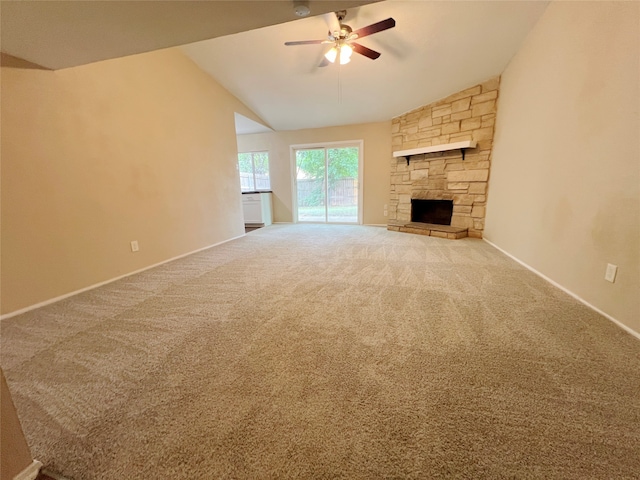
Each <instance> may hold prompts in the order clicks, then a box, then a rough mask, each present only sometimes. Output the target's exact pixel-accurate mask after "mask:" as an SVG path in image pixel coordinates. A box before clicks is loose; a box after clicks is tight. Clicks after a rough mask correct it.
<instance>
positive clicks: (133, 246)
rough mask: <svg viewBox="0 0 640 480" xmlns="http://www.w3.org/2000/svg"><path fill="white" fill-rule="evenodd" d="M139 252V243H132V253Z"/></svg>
mask: <svg viewBox="0 0 640 480" xmlns="http://www.w3.org/2000/svg"><path fill="white" fill-rule="evenodd" d="M138 250H140V247H139V246H138V241H137V240H134V241H133V242H131V251H132V252H137V251H138Z"/></svg>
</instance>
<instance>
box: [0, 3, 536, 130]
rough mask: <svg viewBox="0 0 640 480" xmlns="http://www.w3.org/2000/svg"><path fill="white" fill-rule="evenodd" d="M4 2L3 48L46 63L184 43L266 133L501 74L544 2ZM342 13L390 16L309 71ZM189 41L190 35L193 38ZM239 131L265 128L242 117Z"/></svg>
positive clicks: (397, 104) (364, 114) (337, 119)
mask: <svg viewBox="0 0 640 480" xmlns="http://www.w3.org/2000/svg"><path fill="white" fill-rule="evenodd" d="M308 4H309V7H310V8H311V16H309V17H307V18H298V17H296V16H295V14H294V11H293V5H294V2H293V1H280V0H273V1H272V0H262V1H260V0H258V1H204V2H202V1H162V2H157V1H124V2H112V1H97V0H95V1H94V0H92V1H40V2H32V1H2V3H1V4H0V8H1V11H0V13H1V15H0V18H1V43H0V47H1V49H2V52H3V53H7V54H10V55H13V56H15V57H19V58H21V59H23V60H27V61H29V62H33V63H35V64H37V65H42V66H44V67H47V68H51V69H58V68H68V67H73V66H77V65H82V64H86V63H91V62H95V61H100V60H106V59H110V58H116V57H121V56H126V55H132V54H136V53H143V52H147V51H152V50H156V49H160V48H168V47H173V46H182V47H181V48H182V49H183V51H184V52H185V53H186V54H187V55H188V56H190V57H191V58H192V59H193V60H194V61H195V62H196V63H197V64H198V65H199V66H200V67H201V68H202V69H203V70H205V71H206V72H208V73H209V74H210V75H211V76H212V77H214V78H215V79H216V80H217V81H218V82H219V83H221V84H222V85H223V86H224V87H225V88H227V89H228V90H229V91H230V92H231V93H233V94H234V95H236V96H237V97H238V98H239V99H240V100H241V101H243V102H244V103H245V104H246V105H247V106H249V107H250V108H251V109H252V110H253V111H254V112H255V113H256V114H258V115H259V116H260V117H261V118H262V119H263V120H264V122H265V124H266V125H267V126H269V127H271V128H273V129H276V130H293V129H301V128H315V127H324V126H334V125H346V124H353V123H367V122H376V121H384V120H389V119H391V118H392V117H394V116H397V115H400V114H402V113H404V112H406V111H408V110H411V109H414V108H416V107H419V106H421V105H425V104H428V103H431V102H433V101H435V100H437V99H439V98H443V97H445V96H447V95H449V94H451V93H454V92H456V91H459V90H462V89H464V88H466V87H468V86H472V85H474V84H477V83H479V82H482V81H484V80H486V79H488V78H490V77H492V76H495V75H500V74H501V73H502V72H503V71H504V68H505V67H506V66H507V64H508V62H509V60H510V59H511V58H512V56H513V55H514V54H515V53H516V52H517V51H518V49H519V47H520V45H521V44H522V42H523V40H524V38H525V37H526V35H527V34H528V32H529V31H530V30H531V28H532V27H533V25H534V24H535V23H536V22H537V20H538V18H539V17H540V15H541V14H542V13H543V11H544V9H545V8H546V6H547V4H548V2H546V1H532V2H529V1H518V2H504V1H483V0H479V1H474V2H462V1H427V0H424V1H417V0H413V1H403V0H387V1H381V2H375V1H373V0H363V1H357V0H341V1H329V0H316V1H314V0H311V1H309V2H308ZM345 8H346V9H347V16H346V18H345V20H344V23H347V24H349V25H350V26H352V27H353V29H354V30H355V29H358V28H360V27H363V26H366V25H369V24H371V23H374V22H377V21H379V20H383V19H385V18H388V17H393V18H394V19H395V20H396V27H395V28H393V29H390V30H387V31H384V32H380V33H377V34H375V35H371V36H368V37H366V38H363V39H362V40H361V41H360V43H362V44H363V45H365V46H367V47H369V48H372V49H374V50H377V51H379V52H381V53H382V55H381V57H380V58H378V59H377V60H370V59H368V58H365V57H363V56H360V55H356V54H354V56H353V57H352V61H351V63H349V64H347V65H344V66H339V65H336V64H333V65H329V66H327V67H324V68H319V67H318V64H319V63H320V61H321V59H322V56H323V54H324V53H325V52H326V50H327V49H328V46H326V45H303V46H294V47H286V46H285V45H284V42H285V41H289V40H309V39H323V38H325V37H326V35H327V30H328V28H327V21H326V18H325V16H323V15H322V14H323V13H326V12H333V11H336V10H341V9H345ZM194 42H195V43H194ZM238 125H240V128H242V132H243V133H251V132H252V131H259V130H264V127H261V126H259V125H253V124H252V122H243V120H242V119H240V123H239V124H238Z"/></svg>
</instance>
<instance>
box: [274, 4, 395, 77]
mask: <svg viewBox="0 0 640 480" xmlns="http://www.w3.org/2000/svg"><path fill="white" fill-rule="evenodd" d="M346 14H347V12H346V10H341V11H339V12H335V13H328V14H326V15H325V18H326V20H327V23H328V24H329V35H328V37H327V39H326V40H301V41H297V42H285V43H284V44H285V45H287V46H291V45H318V44H328V45H332V47H331V48H330V49H329V51H328V52H327V53H326V54H325V58H324V59H323V61H322V63H321V64H320V65H319V66H320V67H325V66H327V65H328V64H329V62H330V63H334V62H335V61H336V60H338V61H339V62H340V65H344V64H346V63H349V62H350V61H351V54H352V53H353V52H356V53H359V54H360V55H364V56H365V57H367V58H370V59H371V60H375V59H376V58H378V57H379V56H380V52H376V51H375V50H371V49H370V48H367V47H365V46H364V45H360V44H359V43H356V42H355V41H356V40H358V39H360V38H363V37H366V36H368V35H373V34H374V33H378V32H382V31H384V30H388V29H390V28H393V27H395V26H396V21H395V20H394V19H393V18H387V19H386V20H382V21H380V22H376V23H373V24H371V25H369V26H367V27H362V28H359V29H358V30H355V31H353V30H352V28H351V27H350V26H349V25H346V24H344V23H342V20H344V17H345V16H346Z"/></svg>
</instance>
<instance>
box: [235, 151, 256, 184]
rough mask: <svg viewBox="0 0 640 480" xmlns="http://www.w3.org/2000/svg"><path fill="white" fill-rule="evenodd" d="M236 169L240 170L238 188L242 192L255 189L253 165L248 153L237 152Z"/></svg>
mask: <svg viewBox="0 0 640 480" xmlns="http://www.w3.org/2000/svg"><path fill="white" fill-rule="evenodd" d="M238 167H239V168H238V170H239V171H240V189H241V190H242V191H243V192H250V191H252V190H255V187H254V186H253V166H252V164H251V154H250V153H239V154H238Z"/></svg>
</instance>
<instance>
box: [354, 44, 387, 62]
mask: <svg viewBox="0 0 640 480" xmlns="http://www.w3.org/2000/svg"><path fill="white" fill-rule="evenodd" d="M351 46H352V47H353V51H354V52H356V53H359V54H360V55H364V56H365V57H368V58H370V59H371V60H375V59H376V58H378V57H379V56H380V52H376V51H375V50H371V49H370V48H367V47H365V46H364V45H360V44H359V43H354V42H351Z"/></svg>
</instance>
